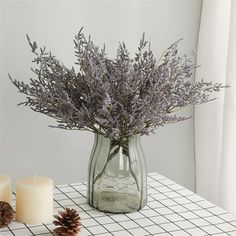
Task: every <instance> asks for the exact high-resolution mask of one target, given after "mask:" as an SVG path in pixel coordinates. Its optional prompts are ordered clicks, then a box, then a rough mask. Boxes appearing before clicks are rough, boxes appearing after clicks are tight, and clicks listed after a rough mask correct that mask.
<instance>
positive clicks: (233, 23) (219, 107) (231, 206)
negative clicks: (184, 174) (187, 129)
mask: <svg viewBox="0 0 236 236" xmlns="http://www.w3.org/2000/svg"><path fill="white" fill-rule="evenodd" d="M197 63H198V64H201V65H202V66H201V68H200V69H198V71H197V73H196V80H201V79H202V78H204V80H207V81H208V80H209V81H214V82H216V81H220V82H222V83H223V84H227V85H229V86H230V88H227V89H226V90H225V91H224V92H222V93H220V94H217V95H218V99H217V100H215V101H213V102H210V103H208V104H204V105H202V106H199V107H196V108H195V157H196V190H197V193H198V194H200V195H202V196H204V197H205V198H207V199H208V200H210V201H212V202H214V203H216V204H218V205H220V206H221V207H223V208H225V209H227V210H229V211H231V212H233V213H236V1H234V0H231V1H229V0H228V1H227V0H225V1H224V0H221V1H219V0H218V1H213V0H205V1H204V0H203V5H202V16H201V23H200V31H199V40H198V58H197Z"/></svg>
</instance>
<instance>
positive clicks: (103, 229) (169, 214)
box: [0, 173, 236, 236]
mask: <svg viewBox="0 0 236 236" xmlns="http://www.w3.org/2000/svg"><path fill="white" fill-rule="evenodd" d="M86 192H87V184H86V183H75V184H68V185H59V186H56V187H55V188H54V203H55V206H54V213H55V214H57V212H58V211H60V210H62V209H63V208H65V207H69V208H74V209H76V210H78V212H79V213H80V216H81V223H82V227H81V231H80V233H79V234H78V235H79V236H91V235H98V236H109V235H111V236H132V235H134V236H149V235H153V236H154V235H156V236H168V235H170V236H177V235H180V236H185V235H196V236H205V235H216V236H217V235H218V236H223V235H236V217H235V216H234V215H232V214H230V213H228V212H227V211H224V210H223V209H221V208H219V207H217V206H215V205H214V204H212V203H210V202H208V201H206V200H205V199H203V198H202V197H200V196H198V195H196V194H194V193H193V192H191V191H189V190H187V189H185V188H184V187H182V186H180V185H178V184H176V183H175V182H173V181H171V180H169V179H167V178H166V177H164V176H162V175H159V174H157V173H150V174H148V204H147V205H146V206H145V207H144V208H143V209H142V210H140V211H137V212H134V213H126V214H112V213H105V212H99V211H97V210H96V209H94V208H93V207H91V206H90V205H88V204H87V200H86ZM14 200H15V195H14V194H13V203H14V202H15V201H14ZM13 206H14V204H13ZM53 228H54V226H53V224H52V222H51V223H48V224H41V225H27V224H21V223H19V222H16V221H13V222H12V223H11V224H10V225H9V226H7V227H5V228H0V236H12V235H13V236H34V235H35V236H39V235H42V236H50V235H54V234H53Z"/></svg>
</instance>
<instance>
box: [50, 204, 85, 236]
mask: <svg viewBox="0 0 236 236" xmlns="http://www.w3.org/2000/svg"><path fill="white" fill-rule="evenodd" d="M54 217H55V218H56V220H55V221H53V224H54V225H55V226H60V227H58V228H56V229H54V233H55V234H56V235H57V236H75V235H77V234H78V232H79V231H80V225H81V224H80V221H79V220H80V217H79V214H78V213H77V211H76V210H74V209H69V208H66V209H65V211H61V212H59V215H58V216H56V215H55V216H54Z"/></svg>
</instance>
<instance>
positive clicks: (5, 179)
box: [0, 175, 11, 203]
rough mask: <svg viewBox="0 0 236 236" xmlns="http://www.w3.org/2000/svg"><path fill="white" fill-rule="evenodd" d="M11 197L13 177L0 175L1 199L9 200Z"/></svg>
mask: <svg viewBox="0 0 236 236" xmlns="http://www.w3.org/2000/svg"><path fill="white" fill-rule="evenodd" d="M10 197H11V178H10V177H9V176H7V175H0V201H4V202H9V203H10Z"/></svg>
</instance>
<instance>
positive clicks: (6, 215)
mask: <svg viewBox="0 0 236 236" xmlns="http://www.w3.org/2000/svg"><path fill="white" fill-rule="evenodd" d="M13 218H14V210H13V208H12V207H11V205H10V204H9V203H8V202H3V201H0V228H2V227H4V226H7V225H9V224H10V223H11V221H12V219H13Z"/></svg>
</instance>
